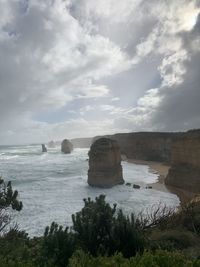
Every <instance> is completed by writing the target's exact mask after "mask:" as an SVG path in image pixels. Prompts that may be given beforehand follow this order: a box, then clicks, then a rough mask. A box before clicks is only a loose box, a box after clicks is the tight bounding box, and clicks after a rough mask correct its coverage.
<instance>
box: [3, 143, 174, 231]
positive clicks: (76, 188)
mask: <svg viewBox="0 0 200 267" xmlns="http://www.w3.org/2000/svg"><path fill="white" fill-rule="evenodd" d="M88 150H89V149H79V148H77V149H74V151H73V152H72V153H71V154H62V153H61V152H60V147H56V148H51V149H50V148H49V149H48V152H47V153H42V152H41V145H26V146H0V175H1V176H2V177H3V179H4V180H5V181H8V180H10V181H12V185H13V188H14V189H16V190H18V192H19V197H20V200H22V202H23V209H22V211H21V212H13V215H12V217H13V222H16V223H17V224H18V227H19V229H21V230H25V231H27V233H28V234H29V235H30V236H40V235H42V234H43V233H44V229H45V227H46V226H47V225H50V224H51V222H53V221H56V222H57V223H59V224H61V225H64V226H67V225H68V226H71V223H72V221H71V215H72V214H74V213H75V212H77V211H79V210H81V208H82V207H83V199H84V198H88V197H91V198H92V199H94V198H95V197H96V196H98V195H100V194H104V195H106V200H107V201H108V202H109V203H110V204H113V203H116V204H117V207H118V208H121V209H122V210H123V211H124V212H125V213H126V214H130V213H132V212H133V213H135V214H137V213H139V212H141V211H143V212H146V211H147V210H149V209H151V208H152V207H155V205H159V204H161V205H167V206H170V207H176V206H178V205H179V199H178V197H177V196H176V195H174V194H172V193H168V192H161V191H157V190H154V189H146V188H145V186H146V185H147V184H148V183H153V182H155V181H156V180H157V178H158V175H157V174H156V173H151V172H150V171H149V168H148V166H145V165H136V164H132V163H128V162H125V161H123V162H122V166H123V177H124V180H125V182H130V183H135V184H139V185H140V186H141V189H134V188H132V186H131V187H129V186H127V185H125V184H124V185H118V186H115V187H113V188H110V189H101V188H93V187H90V186H89V185H88V184H87V171H88V161H87V159H88Z"/></svg>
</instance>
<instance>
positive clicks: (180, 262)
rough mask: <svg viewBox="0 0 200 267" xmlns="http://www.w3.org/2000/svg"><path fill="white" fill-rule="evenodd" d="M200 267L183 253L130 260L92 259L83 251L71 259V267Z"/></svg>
mask: <svg viewBox="0 0 200 267" xmlns="http://www.w3.org/2000/svg"><path fill="white" fill-rule="evenodd" d="M102 266H106V267H114V266H115V267H147V266H148V267H171V266H173V267H200V260H189V259H187V258H186V257H185V256H184V255H183V254H182V253H179V252H167V251H163V250H157V251H155V253H152V252H148V251H147V252H144V254H143V255H137V256H135V257H132V258H130V259H127V258H123V256H122V254H115V255H114V256H112V257H102V256H99V257H96V258H94V257H92V256H91V255H89V254H87V253H84V252H83V251H77V252H76V253H75V254H74V255H73V257H72V258H71V259H70V262H69V267H102Z"/></svg>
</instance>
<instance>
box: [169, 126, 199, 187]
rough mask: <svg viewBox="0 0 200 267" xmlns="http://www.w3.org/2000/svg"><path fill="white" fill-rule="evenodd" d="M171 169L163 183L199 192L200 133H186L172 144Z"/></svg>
mask: <svg viewBox="0 0 200 267" xmlns="http://www.w3.org/2000/svg"><path fill="white" fill-rule="evenodd" d="M171 154H172V157H171V168H170V169H169V173H168V176H167V178H166V181H165V183H166V184H167V185H171V186H176V187H179V188H182V189H185V190H188V191H192V192H200V132H198V131H194V132H192V131H191V132H188V133H186V134H183V135H182V137H180V138H177V139H176V140H174V142H173V144H172V152H171Z"/></svg>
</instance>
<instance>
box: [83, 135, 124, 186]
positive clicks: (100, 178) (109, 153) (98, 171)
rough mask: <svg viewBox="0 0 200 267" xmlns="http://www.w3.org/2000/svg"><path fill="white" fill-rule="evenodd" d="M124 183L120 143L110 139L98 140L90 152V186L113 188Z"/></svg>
mask: <svg viewBox="0 0 200 267" xmlns="http://www.w3.org/2000/svg"><path fill="white" fill-rule="evenodd" d="M123 183H124V180H123V176H122V166H121V153H120V149H119V146H118V143H117V142H116V141H115V140H111V139H109V138H100V139H98V140H96V141H95V142H94V143H93V144H92V146H91V148H90V151H89V170H88V184H89V185H91V186H96V187H112V186H114V185H117V184H123Z"/></svg>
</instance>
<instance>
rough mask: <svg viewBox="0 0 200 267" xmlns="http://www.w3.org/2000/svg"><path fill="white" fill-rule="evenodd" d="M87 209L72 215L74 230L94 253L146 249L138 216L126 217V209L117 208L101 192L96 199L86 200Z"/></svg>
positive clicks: (83, 246) (130, 254) (131, 253)
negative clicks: (138, 223)
mask: <svg viewBox="0 0 200 267" xmlns="http://www.w3.org/2000/svg"><path fill="white" fill-rule="evenodd" d="M84 203H85V206H84V207H83V209H82V210H81V211H80V212H78V213H76V215H73V216H72V220H73V230H74V231H75V233H76V235H77V239H78V241H79V245H80V247H81V248H83V249H84V250H85V251H88V252H90V253H91V254H92V255H93V256H97V255H99V254H100V255H113V254H114V253H115V252H122V253H123V255H124V256H126V257H130V256H133V255H135V254H136V252H139V251H142V250H143V247H144V242H143V238H142V235H141V233H140V232H139V230H138V229H137V222H136V221H135V219H134V216H131V218H129V217H126V216H125V215H124V214H123V213H122V211H119V212H118V213H117V212H116V205H114V206H113V207H111V206H110V205H109V204H108V203H106V202H105V196H103V195H100V196H99V197H97V198H96V199H95V201H92V200H91V199H90V198H88V199H87V200H86V199H85V200H84Z"/></svg>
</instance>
